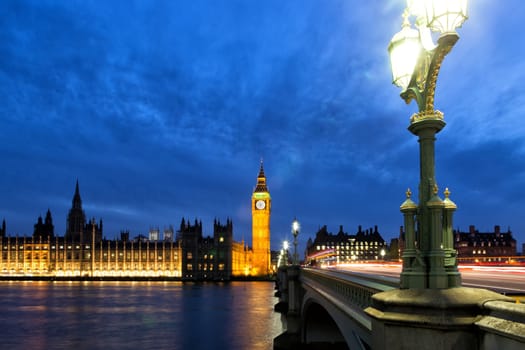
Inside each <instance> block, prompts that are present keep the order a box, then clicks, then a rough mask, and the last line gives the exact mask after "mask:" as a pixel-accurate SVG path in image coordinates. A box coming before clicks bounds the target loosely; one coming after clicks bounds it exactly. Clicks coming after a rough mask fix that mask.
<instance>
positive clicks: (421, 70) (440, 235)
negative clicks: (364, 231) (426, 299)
mask: <svg viewBox="0 0 525 350" xmlns="http://www.w3.org/2000/svg"><path fill="white" fill-rule="evenodd" d="M410 17H415V27H416V28H417V29H416V28H413V27H412V25H411V23H410ZM466 19H467V0H408V1H407V8H406V9H405V11H404V13H403V25H402V29H401V31H400V32H398V33H397V34H395V35H394V36H393V38H392V40H391V42H390V44H389V45H388V52H389V54H390V62H391V66H392V78H393V79H392V82H393V83H394V84H395V85H397V86H399V87H400V88H401V90H402V91H401V97H402V98H403V100H405V102H406V103H410V101H412V100H413V99H415V100H416V102H417V105H418V110H419V111H418V113H416V114H414V115H413V116H412V117H411V118H410V125H409V127H408V130H409V131H410V132H412V133H413V134H414V135H416V136H418V137H419V151H420V183H419V205H418V204H416V203H415V202H413V201H412V199H411V198H410V197H411V192H410V190H408V191H407V199H406V200H405V202H403V204H402V205H401V212H402V213H403V215H404V218H405V220H404V221H405V222H404V223H405V242H406V244H405V249H404V251H403V271H402V273H401V288H449V287H455V286H460V285H461V275H460V274H459V272H458V269H457V260H456V251H455V250H454V246H453V240H452V214H453V212H454V211H455V209H456V205H455V204H454V202H452V201H451V200H450V199H449V198H448V197H449V194H450V192H449V191H448V189H447V190H446V191H445V197H446V198H445V200H442V199H441V198H439V196H438V194H437V193H438V187H437V183H436V179H435V164H434V141H435V135H436V134H437V133H438V132H439V131H440V130H441V129H443V127H444V126H445V122H444V120H443V113H441V112H440V111H437V110H434V93H435V89H436V82H437V76H438V74H439V69H440V68H441V64H442V62H443V59H444V58H445V56H446V55H447V54H448V53H449V52H450V50H451V49H452V47H453V46H454V45H455V44H456V42H457V41H458V39H459V35H458V34H457V32H456V29H457V28H459V27H461V25H462V24H463V22H465V20H466ZM433 35H436V36H438V39H437V44H436V43H434V40H433V37H432V36H433ZM416 227H417V230H416Z"/></svg>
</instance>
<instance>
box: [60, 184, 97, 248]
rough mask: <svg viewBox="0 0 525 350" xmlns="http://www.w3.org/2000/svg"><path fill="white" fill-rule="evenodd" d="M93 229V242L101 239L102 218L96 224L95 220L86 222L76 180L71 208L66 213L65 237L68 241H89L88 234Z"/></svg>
mask: <svg viewBox="0 0 525 350" xmlns="http://www.w3.org/2000/svg"><path fill="white" fill-rule="evenodd" d="M93 229H94V233H95V242H100V241H101V240H102V220H100V222H99V224H98V225H97V224H96V223H95V220H91V221H90V222H88V223H86V214H85V213H84V210H83V209H82V199H81V198H80V190H79V186H78V180H77V184H76V187H75V194H74V195H73V200H72V205H71V209H70V210H69V214H68V215H67V225H66V234H65V239H66V240H67V241H69V242H79V243H86V242H91V236H90V235H91V234H92V232H93Z"/></svg>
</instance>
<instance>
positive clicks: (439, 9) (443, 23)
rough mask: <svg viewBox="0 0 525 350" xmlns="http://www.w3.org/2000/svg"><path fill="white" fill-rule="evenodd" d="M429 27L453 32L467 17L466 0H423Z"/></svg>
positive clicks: (441, 31)
mask: <svg viewBox="0 0 525 350" xmlns="http://www.w3.org/2000/svg"><path fill="white" fill-rule="evenodd" d="M423 1H424V2H425V9H426V14H427V23H428V26H429V27H430V29H432V30H433V31H435V32H439V33H450V32H455V31H456V29H457V28H459V27H461V25H462V24H463V22H465V20H466V19H467V0H423Z"/></svg>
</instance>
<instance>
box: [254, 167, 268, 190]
mask: <svg viewBox="0 0 525 350" xmlns="http://www.w3.org/2000/svg"><path fill="white" fill-rule="evenodd" d="M253 192H268V187H266V176H265V175H264V167H263V160H262V159H261V167H260V169H259V175H257V185H256V186H255V190H254V191H253Z"/></svg>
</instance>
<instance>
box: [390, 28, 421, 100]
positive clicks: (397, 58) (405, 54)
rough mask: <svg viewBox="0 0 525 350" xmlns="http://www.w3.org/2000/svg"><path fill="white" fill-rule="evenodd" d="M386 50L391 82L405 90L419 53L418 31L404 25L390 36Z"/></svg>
mask: <svg viewBox="0 0 525 350" xmlns="http://www.w3.org/2000/svg"><path fill="white" fill-rule="evenodd" d="M388 52H389V54H390V65H391V68H392V82H393V83H394V84H395V85H397V86H399V87H400V88H402V89H403V90H405V89H406V88H407V87H408V84H409V83H410V79H411V77H412V74H413V73H414V69H415V67H416V64H417V61H418V58H419V55H420V53H421V43H420V40H419V33H418V31H417V30H415V29H412V28H410V27H404V28H403V29H402V30H401V31H400V32H399V33H397V34H396V35H394V37H393V38H392V41H391V42H390V45H389V47H388Z"/></svg>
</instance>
